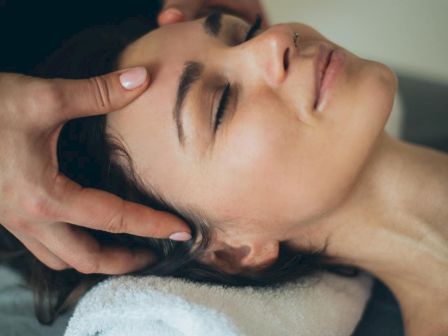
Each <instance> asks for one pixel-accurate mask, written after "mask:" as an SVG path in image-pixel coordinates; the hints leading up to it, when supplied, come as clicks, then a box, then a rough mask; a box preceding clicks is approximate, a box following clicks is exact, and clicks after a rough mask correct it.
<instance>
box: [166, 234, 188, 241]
mask: <svg viewBox="0 0 448 336" xmlns="http://www.w3.org/2000/svg"><path fill="white" fill-rule="evenodd" d="M169 238H170V239H171V240H177V241H187V240H190V239H191V234H189V233H187V232H176V233H173V234H172V235H171V236H170V237H169Z"/></svg>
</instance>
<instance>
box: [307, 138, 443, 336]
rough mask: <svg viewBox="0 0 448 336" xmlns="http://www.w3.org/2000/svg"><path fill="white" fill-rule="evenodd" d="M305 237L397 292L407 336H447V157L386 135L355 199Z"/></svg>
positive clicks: (359, 183) (358, 188)
mask: <svg viewBox="0 0 448 336" xmlns="http://www.w3.org/2000/svg"><path fill="white" fill-rule="evenodd" d="M306 230H307V232H306V233H307V235H309V237H310V240H309V241H310V242H312V244H313V245H314V244H316V246H318V245H320V246H322V245H323V244H324V243H326V245H327V250H326V253H327V254H328V255H329V256H331V257H334V260H335V261H336V262H338V263H343V264H350V265H354V266H357V267H359V268H362V269H364V270H366V271H368V272H370V273H372V274H373V275H375V276H376V277H377V278H379V279H380V280H381V281H382V282H383V283H385V284H386V286H388V287H389V288H390V289H391V290H392V292H393V293H394V295H395V296H396V298H397V299H398V301H399V303H400V307H401V310H402V313H403V318H404V323H405V329H406V333H407V335H447V334H448V317H447V316H448V155H446V154H444V153H442V152H439V151H436V150H432V149H429V148H426V147H422V146H416V145H412V144H407V143H404V142H401V141H398V140H396V139H393V138H391V137H390V136H388V135H387V134H386V133H383V134H382V135H381V136H380V138H379V139H378V142H377V145H376V147H375V149H374V151H373V153H372V155H371V156H370V159H369V162H368V163H367V164H366V166H365V168H364V170H363V172H362V173H361V175H360V178H359V180H358V183H357V184H356V186H355V187H354V189H353V190H352V192H351V194H350V195H349V197H348V198H347V199H346V200H345V201H344V202H343V204H341V205H340V206H339V207H338V208H337V209H336V210H335V211H333V212H332V213H330V214H328V215H326V216H325V217H324V218H321V219H319V221H318V223H317V225H316V223H313V225H309V226H308V227H307V229H306ZM323 233H324V234H323ZM302 234H303V232H302Z"/></svg>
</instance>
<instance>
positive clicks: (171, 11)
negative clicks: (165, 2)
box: [162, 8, 184, 22]
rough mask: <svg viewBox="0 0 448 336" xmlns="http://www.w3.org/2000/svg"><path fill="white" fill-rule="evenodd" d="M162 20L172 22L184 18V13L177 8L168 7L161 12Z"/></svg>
mask: <svg viewBox="0 0 448 336" xmlns="http://www.w3.org/2000/svg"><path fill="white" fill-rule="evenodd" d="M162 16H163V19H164V21H168V22H173V21H176V22H177V21H179V20H182V19H183V18H184V14H183V13H182V12H181V11H180V10H179V9H177V8H168V9H167V10H165V11H163V12H162Z"/></svg>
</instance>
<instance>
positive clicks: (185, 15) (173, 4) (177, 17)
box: [158, 0, 269, 27]
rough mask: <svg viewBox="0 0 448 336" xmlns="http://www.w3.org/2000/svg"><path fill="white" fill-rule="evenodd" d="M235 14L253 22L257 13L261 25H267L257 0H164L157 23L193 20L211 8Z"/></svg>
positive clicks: (164, 23) (263, 12)
mask: <svg viewBox="0 0 448 336" xmlns="http://www.w3.org/2000/svg"><path fill="white" fill-rule="evenodd" d="M218 8H219V9H221V10H224V11H225V12H227V13H231V14H235V15H238V16H240V17H241V18H243V19H245V20H246V21H248V22H254V21H255V18H256V16H257V15H258V14H259V15H261V18H262V19H263V21H262V25H263V27H267V26H269V22H268V20H267V17H266V13H265V11H264V10H263V6H262V5H261V2H260V1H259V0H165V1H164V5H163V10H162V11H161V12H160V14H159V17H158V23H159V25H161V26H163V25H166V24H171V23H177V22H182V21H189V20H193V19H195V18H197V17H200V16H203V15H204V14H205V13H207V12H208V11H210V10H212V9H218Z"/></svg>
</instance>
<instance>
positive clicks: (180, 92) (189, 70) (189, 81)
mask: <svg viewBox="0 0 448 336" xmlns="http://www.w3.org/2000/svg"><path fill="white" fill-rule="evenodd" d="M203 69H204V65H203V64H201V63H199V62H193V61H188V62H186V63H185V66H184V70H183V72H182V74H181V76H180V79H179V86H178V88H177V94H176V104H175V105H174V110H173V119H174V122H175V124H176V128H177V137H178V138H179V143H180V144H181V145H182V146H183V145H184V142H185V134H184V128H183V124H182V106H183V105H184V101H185V97H186V96H187V94H188V92H189V91H190V89H191V87H192V85H193V84H194V83H195V82H196V81H198V80H199V79H200V78H201V75H202V72H203Z"/></svg>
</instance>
